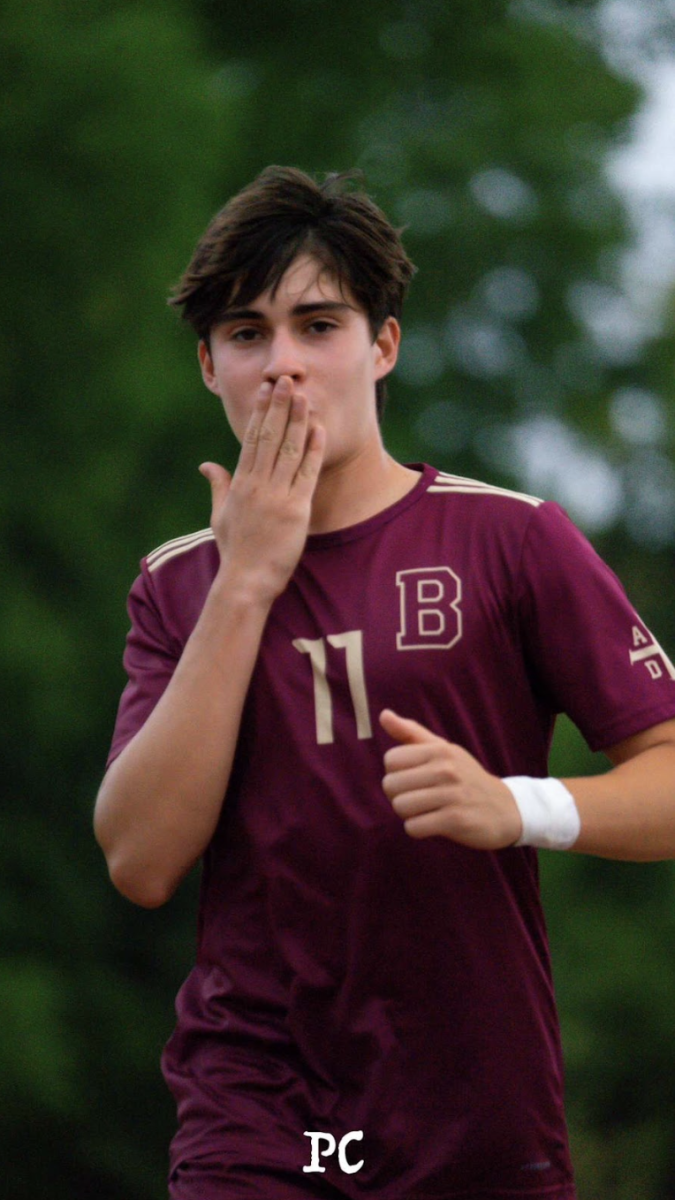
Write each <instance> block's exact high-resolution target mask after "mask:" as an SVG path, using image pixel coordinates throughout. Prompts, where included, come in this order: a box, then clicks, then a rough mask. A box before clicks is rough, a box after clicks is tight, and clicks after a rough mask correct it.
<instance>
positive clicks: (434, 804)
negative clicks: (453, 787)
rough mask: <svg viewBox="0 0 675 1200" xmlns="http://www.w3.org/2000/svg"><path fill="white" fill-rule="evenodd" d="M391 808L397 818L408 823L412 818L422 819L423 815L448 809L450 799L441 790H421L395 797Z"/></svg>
mask: <svg viewBox="0 0 675 1200" xmlns="http://www.w3.org/2000/svg"><path fill="white" fill-rule="evenodd" d="M391 807H392V808H393V810H394V812H395V813H396V815H397V816H399V817H401V819H402V820H404V821H408V820H410V818H411V817H420V816H422V814H423V813H432V812H437V811H438V809H439V808H447V807H448V797H447V794H446V793H445V792H443V791H442V790H441V789H440V788H420V789H419V790H417V791H410V792H404V793H403V794H402V795H400V796H394V798H393V800H392V802H391Z"/></svg>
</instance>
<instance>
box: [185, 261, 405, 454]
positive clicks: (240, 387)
mask: <svg viewBox="0 0 675 1200" xmlns="http://www.w3.org/2000/svg"><path fill="white" fill-rule="evenodd" d="M399 338H400V331H399V326H398V323H397V322H396V321H395V320H394V318H393V317H390V318H388V319H387V320H386V321H385V323H384V325H383V327H382V329H381V330H380V333H379V334H378V336H377V338H376V339H375V341H374V342H373V340H372V335H371V332H370V326H369V324H368V319H367V317H366V314H365V313H364V312H363V311H362V310H361V309H360V308H359V307H358V305H357V304H356V302H355V300H354V299H353V297H352V296H351V295H350V294H349V293H348V292H347V293H346V294H345V293H344V292H342V291H341V290H340V287H339V285H338V283H337V280H335V279H334V278H333V276H331V275H330V274H328V273H327V272H326V270H325V268H323V267H322V266H321V264H320V263H318V262H317V261H316V259H314V258H312V257H311V256H309V255H301V256H299V257H298V258H297V259H296V260H295V261H294V262H293V263H292V264H291V266H290V267H289V269H288V271H287V272H286V274H285V275H284V276H283V278H282V279H281V282H280V284H279V287H278V288H277V291H276V292H275V294H274V296H273V297H272V296H271V295H270V293H269V292H264V293H263V294H262V295H261V296H259V297H258V298H257V299H256V300H254V301H252V302H251V304H250V305H246V306H245V307H243V308H237V307H233V308H232V309H231V311H230V312H228V313H226V314H225V315H224V319H223V320H222V321H221V322H219V324H218V325H216V326H215V327H214V328H213V329H212V330H211V337H210V346H209V347H208V348H207V346H206V344H205V343H204V342H200V344H199V359H200V363H201V368H202V376H203V378H204V382H205V384H206V386H207V387H208V388H209V390H210V391H212V392H214V393H215V394H216V395H217V396H219V397H220V399H221V400H222V403H223V407H224V409H225V413H226V415H227V418H228V420H229V422H230V425H231V426H232V429H233V431H234V433H235V435H236V436H237V438H238V439H239V440H240V441H241V439H242V437H243V434H244V431H245V429H246V426H247V424H248V421H249V419H250V416H251V413H252V410H253V405H254V403H255V400H256V397H257V396H258V394H259V391H260V388H261V386H262V385H263V384H264V383H269V382H271V383H275V382H276V380H277V379H278V378H279V377H280V376H281V375H288V376H290V378H291V379H292V380H293V384H294V387H295V390H296V391H297V392H299V393H302V394H303V395H304V396H305V397H306V399H307V403H308V407H309V412H310V421H314V422H320V423H321V424H322V425H323V426H324V427H325V429H326V435H327V436H326V455H325V458H324V467H325V466H326V465H328V464H330V463H337V462H339V461H341V460H342V459H344V458H345V457H346V458H349V457H351V456H353V455H354V454H357V453H358V452H359V450H360V449H361V448H362V447H363V446H364V445H366V444H368V443H369V442H370V441H371V440H372V439H373V438H375V439H377V440H379V428H378V422H377V415H376V406H375V384H376V382H377V380H378V379H382V378H383V377H384V376H385V375H387V374H388V373H389V371H391V369H392V367H393V366H394V363H395V362H396V357H397V353H398V344H399Z"/></svg>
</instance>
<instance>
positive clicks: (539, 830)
mask: <svg viewBox="0 0 675 1200" xmlns="http://www.w3.org/2000/svg"><path fill="white" fill-rule="evenodd" d="M502 782H503V783H505V784H506V786H507V788H509V790H510V792H511V794H512V796H513V799H514V800H515V802H516V804H517V806H518V812H519V813H520V818H521V820H522V822H523V832H522V834H521V836H520V837H519V839H518V841H517V842H516V846H541V847H543V848H544V849H546V850H569V848H570V846H573V845H574V843H575V842H576V840H577V838H578V836H579V834H580V832H581V821H580V819H579V812H578V810H577V806H576V804H575V803H574V796H572V794H571V793H570V792H568V790H567V788H566V787H565V785H564V783H561V782H560V780H559V779H531V778H530V776H529V775H512V776H510V777H509V778H508V779H504V780H503V781H502Z"/></svg>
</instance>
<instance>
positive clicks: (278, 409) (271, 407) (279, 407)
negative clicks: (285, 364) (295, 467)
mask: <svg viewBox="0 0 675 1200" xmlns="http://www.w3.org/2000/svg"><path fill="white" fill-rule="evenodd" d="M292 399H293V380H292V379H291V377H290V375H280V376H279V378H278V379H277V381H276V383H275V385H274V388H273V389H272V394H271V396H270V400H269V404H268V406H267V411H266V413H265V415H264V417H263V420H262V424H261V425H260V428H259V431H258V438H257V444H256V452H255V463H254V466H255V470H256V471H258V470H260V471H261V472H262V473H263V474H266V475H268V476H269V475H271V474H272V471H273V470H274V465H275V463H276V461H277V455H278V453H279V448H280V446H281V444H282V442H283V440H284V436H285V433H286V427H287V425H288V420H289V416H290V411H291V401H292Z"/></svg>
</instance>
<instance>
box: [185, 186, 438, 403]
mask: <svg viewBox="0 0 675 1200" xmlns="http://www.w3.org/2000/svg"><path fill="white" fill-rule="evenodd" d="M357 178H358V172H355V171H344V172H340V173H333V174H330V175H327V176H326V178H325V179H324V181H323V182H321V183H318V182H317V181H316V180H314V179H312V178H311V176H309V175H306V174H305V173H304V171H299V170H297V169H296V168H294V167H277V166H272V167H267V168H266V169H265V170H264V171H262V172H261V174H260V175H259V176H258V177H257V179H255V180H254V181H253V183H251V184H249V185H248V187H246V188H244V189H243V190H242V191H241V192H239V193H238V194H237V195H236V196H233V198H232V199H231V200H230V201H229V202H228V203H227V204H226V205H225V207H224V208H222V209H221V210H220V212H218V213H217V214H216V216H215V217H214V218H213V220H212V221H211V223H210V225H209V226H208V228H207V229H206V232H205V233H204V235H203V237H202V238H201V239H200V241H199V242H198V244H197V246H196V249H195V251H194V254H193V256H192V259H191V260H190V262H189V264H188V266H187V268H186V270H185V272H184V274H183V276H182V278H181V280H180V281H179V283H178V285H177V287H176V288H175V289H174V293H173V295H172V297H171V298H170V300H169V304H171V305H173V306H174V307H176V308H180V309H182V316H183V319H184V320H186V321H187V322H188V323H189V324H190V325H192V327H193V329H194V330H195V331H196V333H197V335H198V337H200V338H203V339H204V340H205V341H206V342H207V343H208V340H209V335H210V332H211V330H212V329H213V327H214V326H215V325H217V323H218V320H219V316H220V314H221V313H224V312H226V311H227V310H228V309H229V308H231V307H232V306H233V304H236V305H238V306H239V305H247V304H250V303H251V301H253V300H254V299H255V298H256V297H257V296H260V295H261V294H262V293H263V292H266V291H271V292H272V294H274V292H275V290H276V288H277V287H278V286H279V283H280V282H281V279H282V277H283V275H284V274H285V272H286V271H287V270H288V268H289V267H290V265H291V263H292V262H293V261H294V259H296V258H297V257H298V255H299V254H311V255H312V256H313V257H314V258H316V259H317V261H318V262H320V263H321V264H322V265H323V266H324V267H325V269H326V270H327V271H329V272H330V273H331V275H333V276H334V277H335V278H336V279H337V281H338V284H339V286H340V287H341V288H343V289H348V290H349V291H350V292H351V294H352V296H353V297H354V299H355V300H356V301H357V303H358V304H359V306H360V307H361V308H362V310H363V312H364V313H365V314H366V317H367V319H368V324H369V326H370V330H371V334H372V337H373V340H374V339H375V338H376V337H377V334H378V333H379V331H380V329H381V327H382V324H383V323H384V321H385V320H386V318H387V317H389V316H392V317H395V318H396V319H397V320H400V317H401V310H402V308H403V301H404V299H405V295H406V292H407V289H408V285H409V283H410V280H411V279H412V277H413V275H414V273H415V267H414V266H413V264H412V262H411V261H410V259H409V258H408V256H407V254H406V252H405V250H404V248H403V244H402V242H401V236H400V234H401V231H400V230H397V229H394V227H393V226H392V225H391V224H390V222H389V221H388V220H387V218H386V216H385V215H384V213H383V212H382V211H381V210H380V209H379V208H378V207H377V205H376V204H375V203H374V202H373V201H372V200H371V199H370V197H369V196H368V195H366V193H365V192H364V191H361V190H359V189H358V188H357V187H356V186H355V183H356V180H357ZM385 400H386V382H385V380H384V379H381V380H378V383H377V410H378V415H379V416H381V415H382V412H383V409H384V404H385Z"/></svg>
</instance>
